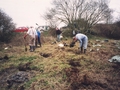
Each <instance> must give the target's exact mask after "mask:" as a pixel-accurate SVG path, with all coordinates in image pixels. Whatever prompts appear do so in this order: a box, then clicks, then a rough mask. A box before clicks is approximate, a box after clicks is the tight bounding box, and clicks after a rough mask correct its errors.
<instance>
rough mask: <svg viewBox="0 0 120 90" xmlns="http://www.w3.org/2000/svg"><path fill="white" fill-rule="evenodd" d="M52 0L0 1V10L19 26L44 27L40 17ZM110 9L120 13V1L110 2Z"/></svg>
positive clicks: (111, 0)
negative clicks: (37, 25) (36, 25)
mask: <svg viewBox="0 0 120 90" xmlns="http://www.w3.org/2000/svg"><path fill="white" fill-rule="evenodd" d="M52 1H53V0H0V9H2V10H3V11H4V12H5V13H6V14H7V15H9V16H10V17H11V18H12V19H13V22H14V23H16V24H17V27H19V26H31V25H32V26H35V23H38V24H39V25H46V24H47V22H46V21H45V20H44V19H43V18H42V15H43V14H44V13H45V12H46V11H47V9H48V8H50V7H51V3H52ZM109 5H110V8H112V9H114V10H116V11H117V12H116V13H114V14H115V16H117V15H118V12H119V13H120V0H110V4H109Z"/></svg>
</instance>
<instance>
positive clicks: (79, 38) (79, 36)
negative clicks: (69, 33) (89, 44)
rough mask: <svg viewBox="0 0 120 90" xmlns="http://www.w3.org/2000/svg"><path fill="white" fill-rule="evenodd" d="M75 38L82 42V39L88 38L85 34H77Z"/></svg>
mask: <svg viewBox="0 0 120 90" xmlns="http://www.w3.org/2000/svg"><path fill="white" fill-rule="evenodd" d="M75 37H76V38H77V39H78V40H82V39H84V38H87V36H86V35H85V34H82V33H78V34H76V36H75Z"/></svg>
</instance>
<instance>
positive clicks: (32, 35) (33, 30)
mask: <svg viewBox="0 0 120 90" xmlns="http://www.w3.org/2000/svg"><path fill="white" fill-rule="evenodd" d="M27 34H28V35H30V36H31V37H33V38H35V37H36V35H37V32H36V30H35V29H34V28H29V29H28V31H27Z"/></svg>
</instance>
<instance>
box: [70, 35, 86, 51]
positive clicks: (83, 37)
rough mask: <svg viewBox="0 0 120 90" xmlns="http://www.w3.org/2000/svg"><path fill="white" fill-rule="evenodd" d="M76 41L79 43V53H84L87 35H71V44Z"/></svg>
mask: <svg viewBox="0 0 120 90" xmlns="http://www.w3.org/2000/svg"><path fill="white" fill-rule="evenodd" d="M77 41H79V43H80V49H81V53H82V52H84V53H86V49H87V45H88V37H87V36H86V35H85V34H82V33H78V34H76V35H75V36H74V37H73V41H72V44H75V43H76V42H77ZM72 44H71V45H72ZM73 46H74V45H73ZM73 46H72V47H73Z"/></svg>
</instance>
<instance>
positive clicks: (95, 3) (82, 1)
mask: <svg viewBox="0 0 120 90" xmlns="http://www.w3.org/2000/svg"><path fill="white" fill-rule="evenodd" d="M107 4H108V2H107V0H54V2H53V5H54V7H53V8H51V9H50V10H48V12H47V13H46V15H45V19H47V20H49V21H50V22H51V23H54V25H57V23H58V22H59V23H60V22H64V23H65V24H66V25H69V26H74V25H75V24H76V27H77V28H78V29H80V28H82V29H83V30H88V29H89V28H91V27H92V26H93V25H95V24H97V23H98V22H101V21H105V20H106V17H108V16H109V17H110V15H111V10H110V9H109V7H108V5H107ZM83 22H84V25H83Z"/></svg>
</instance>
